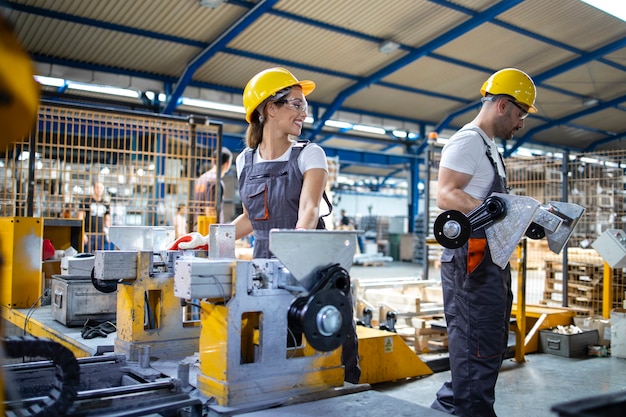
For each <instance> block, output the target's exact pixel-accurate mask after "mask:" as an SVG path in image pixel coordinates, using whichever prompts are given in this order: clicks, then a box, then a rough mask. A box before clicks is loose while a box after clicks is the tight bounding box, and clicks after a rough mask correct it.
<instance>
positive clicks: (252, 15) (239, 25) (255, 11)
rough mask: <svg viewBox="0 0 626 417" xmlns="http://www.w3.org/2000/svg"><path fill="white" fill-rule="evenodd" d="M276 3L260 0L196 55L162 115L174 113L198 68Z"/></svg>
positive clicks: (274, 1)
mask: <svg viewBox="0 0 626 417" xmlns="http://www.w3.org/2000/svg"><path fill="white" fill-rule="evenodd" d="M278 1H279V0H260V1H259V2H258V3H257V4H256V5H255V6H254V7H253V8H252V9H250V10H248V12H247V13H246V14H244V15H243V16H242V17H241V18H240V19H239V20H238V21H237V22H235V24H233V25H232V26H231V27H229V28H228V29H227V30H226V31H224V32H223V33H222V34H221V35H220V36H219V37H218V38H217V39H215V40H214V41H213V42H211V45H209V46H208V47H207V48H205V49H204V50H203V51H202V52H200V53H199V54H198V55H196V56H195V57H194V58H193V59H192V60H191V62H189V63H188V64H187V66H186V67H185V70H184V71H183V74H182V75H181V77H180V79H179V80H178V82H177V83H176V88H175V89H174V91H173V92H172V94H171V95H170V96H169V98H168V101H167V104H166V105H165V110H164V111H163V113H165V114H171V113H172V112H173V111H174V109H175V108H176V105H177V103H178V100H179V99H180V97H181V96H182V95H183V91H185V88H187V86H188V85H189V81H191V78H192V77H193V74H195V72H196V71H197V70H198V68H200V67H201V66H202V65H204V64H205V63H206V62H207V61H208V60H209V59H211V58H212V57H213V56H215V54H216V53H218V52H220V51H221V50H222V49H223V48H224V47H225V46H226V45H227V44H228V42H230V41H231V40H233V39H234V38H235V37H236V36H237V35H239V34H240V33H241V32H242V31H244V30H245V29H246V28H247V27H248V26H250V25H251V24H253V23H254V22H255V21H256V20H257V19H258V18H259V16H261V15H263V14H264V13H265V12H266V11H268V10H270V9H271V8H272V7H274V5H275V4H276V3H278Z"/></svg>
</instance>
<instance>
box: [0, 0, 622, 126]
mask: <svg viewBox="0 0 626 417" xmlns="http://www.w3.org/2000/svg"><path fill="white" fill-rule="evenodd" d="M430 1H432V2H433V3H437V4H439V5H441V6H444V7H448V8H451V9H455V10H457V11H460V12H462V13H466V14H468V15H470V16H472V15H477V13H476V12H474V11H473V10H471V9H467V8H465V7H462V6H459V5H456V4H454V3H451V2H449V1H445V0H430ZM227 2H228V3H231V4H236V5H239V6H241V7H246V8H250V7H252V6H251V5H250V3H249V2H245V1H235V0H227ZM9 5H10V7H11V9H13V10H17V11H22V12H26V13H31V14H34V15H40V16H45V17H51V18H55V19H60V20H67V21H71V22H74V23H79V24H85V25H90V26H94V27H100V28H103V29H108V30H116V31H120V32H124V33H129V34H134V35H138V36H144V37H149V38H153V39H159V40H163V41H168V42H174V43H179V44H183V45H188V46H193V47H197V48H203V49H206V48H208V47H209V44H207V43H205V42H200V41H196V40H191V39H186V38H182V37H177V36H171V35H167V34H163V33H159V32H154V31H147V30H143V29H137V28H134V27H130V26H125V25H118V24H112V23H109V22H103V21H99V20H97V19H90V18H84V17H79V16H74V15H71V14H67V13H60V12H55V11H52V10H48V9H43V8H40V7H34V6H28V5H22V4H14V3H9ZM268 13H270V14H275V15H278V16H281V17H283V18H287V19H292V20H296V21H300V22H301V23H303V24H309V25H316V26H319V27H323V28H325V29H327V30H331V31H335V32H340V33H344V34H346V35H348V36H354V37H358V38H360V39H365V40H369V41H371V42H377V43H379V42H380V41H381V39H380V38H376V37H373V36H370V35H367V34H362V33H359V32H355V31H351V30H348V29H344V28H341V27H337V26H333V25H328V24H325V23H323V22H318V21H314V20H311V19H307V18H304V17H301V16H297V15H293V14H289V13H285V12H283V11H279V10H269V11H268ZM490 22H491V23H493V24H496V25H499V26H501V27H504V28H505V29H507V30H511V31H514V32H517V33H520V34H522V35H524V36H528V37H531V38H534V39H536V40H539V41H542V42H545V43H548V44H550V45H553V46H555V47H558V48H562V49H564V50H568V51H570V52H573V53H583V52H582V51H579V50H577V49H576V48H573V47H571V46H568V45H565V44H562V43H560V42H556V41H554V40H552V39H549V38H546V37H543V36H541V35H538V34H535V33H532V32H529V31H527V30H525V29H522V28H519V27H516V26H513V25H511V24H508V23H505V22H502V21H499V20H498V19H492V20H490ZM401 48H402V49H406V50H409V51H410V50H411V48H410V47H408V46H405V45H401ZM222 51H223V52H225V53H231V54H236V55H239V56H249V57H251V58H254V59H263V60H273V58H272V57H264V56H261V55H257V54H252V53H248V52H245V51H237V50H233V49H229V48H226V47H224V48H223V49H222ZM429 56H431V57H432V58H434V59H439V60H442V61H446V62H450V63H453V64H455V65H461V66H464V67H467V68H474V69H476V70H479V71H485V72H489V71H490V70H489V69H487V68H482V67H480V66H477V65H473V64H470V63H467V62H463V61H460V60H455V59H451V58H447V57H445V56H441V55H438V54H435V53H430V54H429ZM35 59H36V60H38V61H40V62H48V63H59V64H65V65H67V64H68V63H69V61H66V60H54V59H50V58H48V57H35ZM595 59H596V60H598V61H599V62H603V63H604V64H606V65H610V66H613V67H615V68H617V69H623V68H624V67H623V66H620V65H618V64H616V63H614V62H612V61H609V60H606V59H603V58H602V54H600V55H598V56H597V57H596V58H595ZM70 64H71V63H70ZM71 65H73V66H77V67H81V68H85V69H92V70H99V71H106V72H113V73H118V74H125V75H131V76H140V77H144V78H148V79H157V80H160V81H162V82H164V84H165V85H166V86H169V83H173V82H175V81H176V80H175V79H173V78H170V77H159V76H155V75H154V74H144V73H140V72H136V71H125V70H119V69H114V70H113V71H112V69H111V68H109V67H103V66H97V65H85V64H83V63H74V64H71ZM291 65H292V66H295V67H303V65H301V64H299V63H295V62H293V63H291ZM310 69H311V70H313V71H317V72H320V73H325V74H330V75H335V76H342V77H345V78H347V79H352V80H355V81H356V82H357V83H359V82H361V81H360V80H361V78H359V77H356V76H352V75H350V74H340V73H336V72H335V71H332V70H328V69H324V68H310ZM534 78H535V79H536V78H537V77H534ZM377 84H378V85H381V86H385V87H388V88H392V89H402V90H404V91H407V87H406V86H401V85H396V84H393V83H386V82H383V81H379V82H378V83H377ZM188 85H193V86H197V87H203V88H212V89H216V90H218V91H227V92H231V93H240V91H239V90H238V89H233V88H227V87H223V86H213V85H210V84H207V83H199V82H192V81H190V82H189V83H188ZM543 88H551V89H554V90H555V91H559V92H561V93H563V94H569V95H574V93H572V92H568V91H566V90H560V89H556V88H553V87H550V86H543ZM409 90H410V91H411V92H414V93H417V94H424V95H430V96H432V95H433V94H435V95H436V94H437V93H433V92H429V91H421V90H418V89H411V88H410V87H409ZM440 96H441V98H444V99H448V100H456V101H462V102H464V103H466V104H467V103H468V102H467V100H461V99H459V98H456V97H451V96H445V95H440ZM473 107H474V105H473V103H469V104H467V107H465V106H464V107H463V108H461V109H459V110H457V111H455V112H453V113H451V114H450V115H448V116H447V117H446V118H445V119H444V120H443V121H442V122H440V123H439V124H438V129H436V130H435V131H441V130H443V129H444V128H445V127H446V126H447V125H448V124H449V123H450V122H451V120H452V119H453V118H454V117H456V116H457V115H459V114H462V113H463V112H464V111H468V110H471V108H473ZM342 110H344V108H342ZM355 111H358V110H355ZM377 116H379V117H389V116H388V115H383V114H380V115H378V114H377ZM394 118H397V117H394ZM398 120H405V119H400V118H398ZM414 122H416V123H419V124H423V123H426V122H425V121H419V120H414ZM585 130H586V128H585ZM604 133H605V134H606V133H607V132H604Z"/></svg>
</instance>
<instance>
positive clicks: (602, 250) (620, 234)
mask: <svg viewBox="0 0 626 417" xmlns="http://www.w3.org/2000/svg"><path fill="white" fill-rule="evenodd" d="M591 247H593V248H594V249H595V250H596V251H597V252H598V253H599V254H600V256H601V257H602V259H604V261H605V262H606V263H607V264H609V266H610V267H611V268H626V233H625V232H624V231H623V230H620V229H608V230H605V231H604V233H602V234H601V235H600V237H598V238H597V239H596V240H595V241H594V242H593V243H592V244H591Z"/></svg>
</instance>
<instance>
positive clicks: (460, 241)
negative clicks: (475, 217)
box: [433, 210, 472, 249]
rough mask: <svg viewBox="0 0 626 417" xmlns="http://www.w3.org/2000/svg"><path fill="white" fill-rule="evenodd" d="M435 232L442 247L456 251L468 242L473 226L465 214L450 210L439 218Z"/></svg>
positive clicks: (434, 227) (436, 220) (435, 225)
mask: <svg viewBox="0 0 626 417" xmlns="http://www.w3.org/2000/svg"><path fill="white" fill-rule="evenodd" d="M433 232H434V234H435V239H437V242H439V244H440V245H441V246H443V247H445V248H448V249H456V248H460V247H461V246H463V245H464V244H465V243H466V242H467V241H468V239H469V237H470V234H471V233H472V226H471V224H470V221H469V219H468V218H467V217H465V214H463V213H461V212H460V211H457V210H448V211H444V212H443V213H441V214H440V215H439V216H437V219H435V224H434V226H433Z"/></svg>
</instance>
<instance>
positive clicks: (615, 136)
mask: <svg viewBox="0 0 626 417" xmlns="http://www.w3.org/2000/svg"><path fill="white" fill-rule="evenodd" d="M625 138H626V132H621V133H614V134H612V135H609V137H606V138H604V139H600V140H597V141H595V142H593V143H592V144H591V145H589V146H587V147H586V148H585V149H583V152H593V151H595V150H596V149H597V148H598V146H601V145H604V144H606V143H610V142H614V141H616V140H622V139H625Z"/></svg>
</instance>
